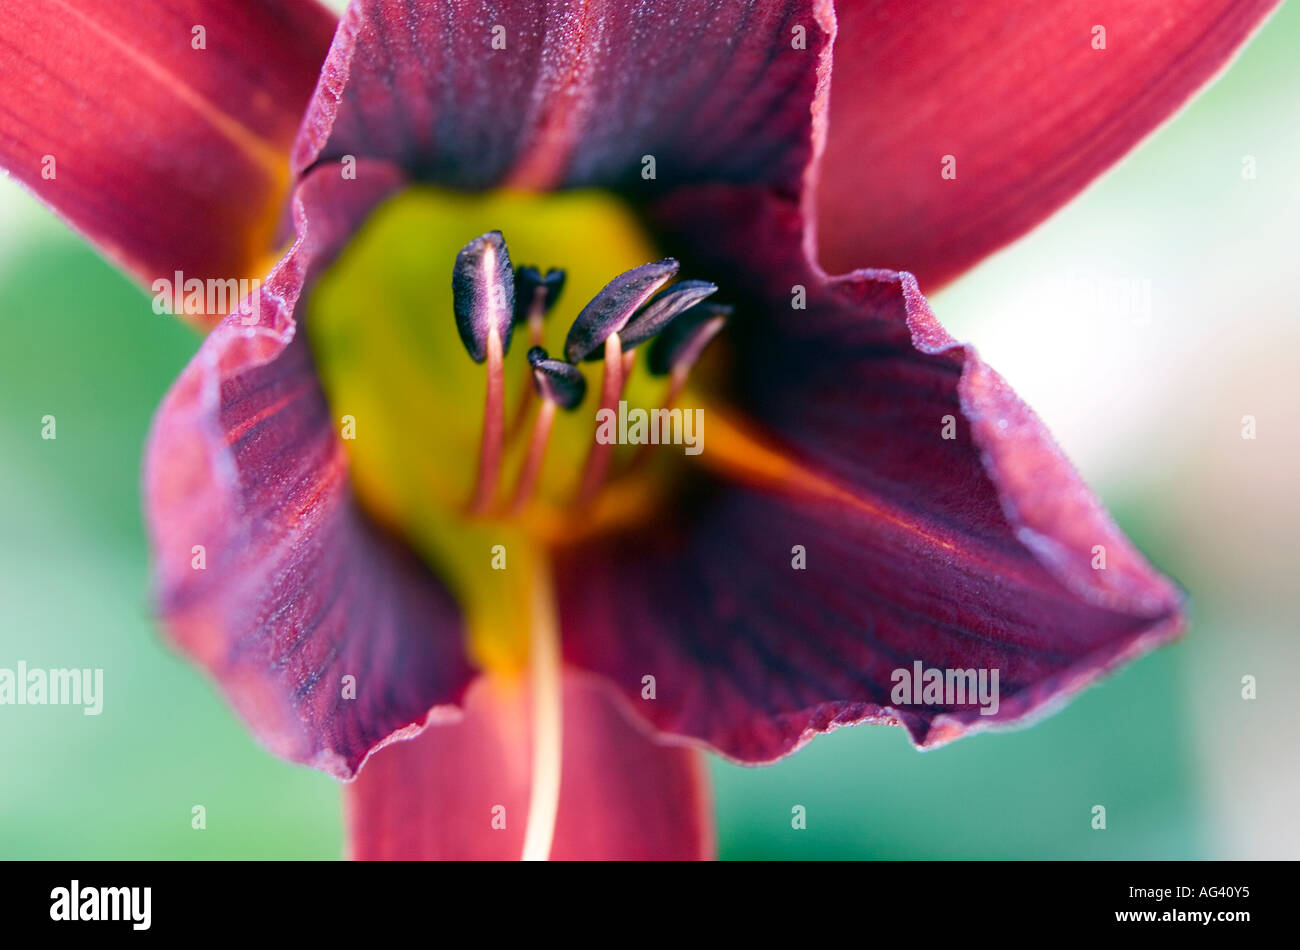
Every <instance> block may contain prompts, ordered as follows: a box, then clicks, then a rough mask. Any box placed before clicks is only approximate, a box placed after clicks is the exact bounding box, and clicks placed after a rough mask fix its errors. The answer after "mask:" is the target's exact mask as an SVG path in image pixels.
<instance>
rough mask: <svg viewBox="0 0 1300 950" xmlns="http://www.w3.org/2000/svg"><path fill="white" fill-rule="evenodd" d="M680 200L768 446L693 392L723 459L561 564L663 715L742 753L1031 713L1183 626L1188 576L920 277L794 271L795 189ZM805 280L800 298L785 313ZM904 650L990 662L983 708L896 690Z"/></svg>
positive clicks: (605, 669)
mask: <svg viewBox="0 0 1300 950" xmlns="http://www.w3.org/2000/svg"><path fill="white" fill-rule="evenodd" d="M669 211H670V212H671V213H670V222H671V223H670V227H679V228H681V229H682V230H681V232H680V237H681V238H682V239H683V240H688V241H695V242H698V243H696V244H695V246H693V247H691V248H690V249H689V250H690V252H691V258H690V259H691V260H692V265H693V267H698V268H700V269H701V271H702V272H703V273H707V274H709V275H710V277H712V278H713V279H715V280H716V281H717V282H718V283H719V284H720V285H721V286H724V287H728V288H731V287H735V288H737V289H743V290H744V291H746V292H747V293H748V296H746V297H744V298H741V299H738V300H737V301H736V303H737V307H736V316H735V318H734V320H733V321H732V323H731V324H730V325H729V327H728V330H727V331H726V335H725V342H726V343H727V344H728V345H729V346H730V347H731V349H732V356H733V360H732V363H731V365H733V366H734V367H735V368H736V372H737V374H738V375H737V377H736V379H735V381H734V389H733V391H732V396H733V397H734V399H735V400H736V401H737V403H738V406H739V409H740V410H743V411H744V413H745V414H746V415H748V416H750V417H752V418H754V419H755V420H758V422H757V423H756V424H755V429H754V432H755V435H756V438H757V440H758V441H759V442H760V443H762V444H763V446H764V448H763V449H762V450H760V449H757V448H755V447H753V446H750V447H749V448H746V447H745V446H744V445H743V443H742V440H741V438H740V437H739V436H738V435H736V434H735V433H736V430H734V429H733V430H732V431H731V433H730V434H729V431H728V429H727V427H726V426H725V425H724V421H725V417H724V416H723V414H722V412H721V411H720V410H718V409H717V408H713V409H707V408H706V409H705V419H704V430H703V435H704V439H703V452H702V454H701V455H700V456H699V460H700V461H702V462H705V463H707V464H708V465H709V467H710V468H712V469H714V470H716V471H720V472H722V473H723V474H725V475H727V476H730V477H729V478H728V479H727V480H725V481H717V480H714V481H710V482H707V483H703V484H700V485H699V486H698V490H697V491H696V492H695V493H694V494H693V495H692V496H689V497H688V498H687V500H686V501H684V502H683V503H682V504H681V505H680V506H679V507H678V508H677V509H676V510H671V511H663V512H660V513H659V515H658V517H659V521H658V523H657V524H656V525H655V526H654V527H653V528H651V529H648V530H645V531H643V532H639V533H633V534H628V535H627V536H625V537H621V538H618V539H615V540H614V541H612V542H608V543H604V544H592V545H588V546H585V547H581V548H577V549H575V550H572V551H570V552H569V553H568V554H567V555H566V556H564V557H562V558H561V559H560V560H559V561H558V562H557V565H556V569H557V577H558V583H559V597H560V606H561V619H562V624H563V631H564V638H565V639H564V643H565V648H566V657H567V658H568V660H569V661H570V662H573V663H575V664H578V665H581V666H584V667H586V668H588V669H592V670H595V671H597V672H600V673H603V674H605V675H606V676H608V677H609V678H610V679H612V680H613V681H614V682H615V683H616V684H617V685H618V686H619V688H621V689H623V690H624V691H625V692H626V693H627V695H628V696H629V698H630V699H631V701H632V702H633V703H634V705H635V706H636V708H638V709H639V710H640V711H641V712H642V714H643V715H645V716H646V717H647V718H649V720H650V721H651V722H653V723H654V724H655V726H657V727H658V728H660V729H662V730H664V731H667V732H672V733H676V734H680V735H684V736H689V737H693V738H697V739H701V740H703V741H705V742H707V743H708V744H710V745H711V746H713V747H715V748H717V749H718V750H720V751H721V752H723V753H724V754H726V755H729V756H733V757H735V758H737V759H741V760H744V761H751V762H752V761H764V760H768V759H772V758H776V757H778V756H780V755H782V754H784V753H787V752H789V751H790V750H792V749H793V748H795V747H797V746H798V745H799V744H800V743H801V742H803V741H804V740H806V739H807V738H808V737H810V736H811V735H813V734H814V733H816V732H819V731H824V730H827V729H829V728H832V727H834V726H836V725H843V724H847V723H852V722H858V721H863V720H866V721H901V722H902V723H903V724H905V725H906V726H907V728H908V730H909V732H910V734H911V735H912V737H913V739H914V740H915V741H916V742H917V743H918V744H922V745H934V744H936V743H939V742H943V741H946V740H949V739H952V738H954V737H956V736H958V735H960V734H962V733H963V732H965V731H969V730H972V729H978V728H981V727H986V726H994V725H997V726H1001V725H1007V724H1009V723H1015V722H1022V721H1025V720H1026V719H1029V718H1032V717H1033V716H1035V715H1038V714H1041V713H1042V712H1044V711H1047V710H1050V709H1053V708H1055V707H1056V706H1057V705H1058V704H1059V703H1060V702H1062V701H1063V700H1064V699H1065V698H1066V697H1068V696H1070V695H1072V694H1073V693H1075V692H1077V691H1078V690H1079V689H1081V688H1082V687H1083V686H1085V685H1087V684H1088V683H1090V682H1092V681H1094V680H1095V679H1096V678H1097V677H1098V676H1100V675H1101V674H1102V673H1104V672H1105V671H1107V670H1109V669H1111V668H1112V667H1114V666H1115V665H1117V664H1119V663H1122V662H1124V661H1126V660H1128V659H1131V658H1133V657H1135V656H1137V655H1139V654H1141V653H1144V652H1146V651H1148V650H1150V649H1151V648H1153V647H1154V646H1156V645H1158V644H1160V643H1163V642H1165V641H1167V640H1169V639H1170V638H1172V637H1173V636H1175V635H1176V634H1177V633H1178V632H1179V629H1180V627H1181V623H1182V616H1181V596H1180V594H1179V592H1178V590H1177V589H1176V588H1175V587H1174V585H1172V584H1171V583H1170V582H1169V581H1168V580H1166V579H1165V578H1163V577H1161V576H1160V575H1159V574H1158V573H1156V572H1155V571H1154V570H1153V569H1152V568H1151V567H1150V566H1149V565H1148V564H1147V562H1146V561H1145V560H1144V559H1143V557H1142V555H1141V554H1140V553H1139V552H1138V551H1137V550H1136V549H1134V548H1133V546H1132V545H1131V544H1130V543H1129V542H1128V541H1127V540H1126V539H1125V538H1124V536H1123V535H1122V534H1121V533H1120V531H1119V530H1118V529H1117V528H1116V526H1115V525H1114V523H1113V522H1112V521H1111V519H1110V517H1109V516H1108V515H1107V513H1106V512H1105V510H1104V509H1103V508H1102V506H1101V505H1100V503H1099V502H1098V501H1097V499H1096V497H1095V496H1094V495H1093V494H1092V493H1091V492H1090V491H1089V490H1088V488H1087V487H1086V486H1085V485H1084V484H1083V483H1082V482H1081V481H1080V480H1079V478H1078V476H1077V474H1076V473H1075V472H1074V470H1073V469H1072V468H1071V467H1070V465H1069V463H1068V462H1067V461H1066V459H1065V458H1064V457H1063V456H1062V454H1061V452H1060V450H1059V449H1058V448H1057V447H1056V445H1055V444H1054V443H1053V442H1052V440H1051V437H1050V436H1049V435H1048V433H1047V432H1046V431H1045V430H1044V428H1043V426H1042V425H1041V423H1040V422H1039V421H1038V419H1037V418H1036V417H1035V416H1034V414H1033V412H1032V411H1031V410H1030V409H1029V408H1028V407H1027V406H1025V405H1024V404H1023V403H1021V402H1020V401H1019V400H1018V399H1017V398H1016V396H1015V394H1014V393H1012V392H1011V390H1010V389H1009V388H1008V387H1007V386H1006V384H1005V383H1004V382H1003V381H1002V380H1001V379H1000V378H999V377H998V376H997V375H996V374H995V373H994V372H993V371H992V370H990V369H989V368H988V367H987V366H986V365H985V364H984V363H983V362H981V361H980V359H979V357H978V356H977V355H976V354H975V352H974V350H972V349H971V348H970V347H968V346H963V345H960V344H957V343H955V342H953V341H952V340H951V339H950V338H949V337H948V336H947V334H946V333H945V332H944V331H943V329H942V327H940V326H939V324H938V323H937V322H936V321H935V319H934V317H933V316H932V315H931V314H930V311H929V309H928V308H927V307H926V304H925V300H924V298H923V297H922V296H921V295H920V293H919V292H918V291H917V289H916V282H915V280H914V279H913V278H912V277H911V275H908V274H898V273H894V272H889V271H864V272H860V273H858V274H855V275H852V276H851V277H847V278H842V279H837V280H834V281H827V280H826V278H825V277H824V276H823V275H820V274H818V273H815V272H813V271H812V270H811V269H810V268H808V267H806V266H805V265H804V264H803V258H802V255H801V253H800V251H799V241H800V235H801V227H800V224H801V219H800V216H799V214H798V213H797V211H796V210H795V209H794V208H793V206H791V205H788V204H785V203H783V202H779V201H775V200H772V199H764V198H763V197H761V196H759V195H757V194H754V193H752V192H748V193H747V192H743V191H741V190H739V189H736V190H732V191H723V190H722V189H717V190H714V191H705V190H703V189H702V190H700V192H699V193H697V194H693V195H682V196H680V200H679V202H678V203H677V205H676V206H674V207H672V208H670V209H669ZM696 215H698V217H696ZM710 222H726V225H725V227H726V228H729V229H730V228H734V229H735V231H734V233H735V234H742V235H745V237H746V240H747V242H748V246H749V247H750V248H751V254H750V255H749V256H748V257H747V258H746V259H745V260H744V261H743V262H734V261H728V260H726V259H725V258H724V257H723V256H722V254H723V253H724V252H722V251H721V250H712V249H714V248H717V249H722V248H725V247H727V246H729V242H728V241H727V240H726V235H725V233H720V232H718V231H716V230H712V229H713V228H715V227H716V225H712V224H710ZM728 233H731V232H728ZM797 284H799V285H803V286H805V287H806V288H807V294H808V307H807V310H792V309H791V307H790V300H791V288H792V287H793V286H794V285H797ZM945 417H949V418H950V419H951V421H952V422H953V423H954V425H955V436H956V437H955V438H954V439H951V440H949V439H944V438H943V437H942V436H943V429H944V426H945V422H946V421H948V420H947V419H945ZM1095 545H1101V546H1104V548H1105V556H1106V569H1105V570H1093V569H1092V560H1093V558H1094V556H1095V555H1094V546H1095ZM796 546H802V547H803V549H804V557H805V558H806V568H805V569H803V570H797V569H795V567H794V565H795V562H796V557H797V555H796V552H795V550H794V549H795V547H796ZM917 660H919V661H921V662H922V664H923V666H924V667H925V668H940V669H977V670H978V669H986V670H992V669H997V670H999V679H1000V683H999V688H1000V708H999V710H998V712H997V714H996V715H989V716H981V715H980V713H979V711H978V709H977V708H976V707H974V706H972V705H969V704H968V705H967V706H965V707H960V708H957V707H953V706H951V705H949V706H945V705H943V704H932V705H931V706H913V705H906V706H903V705H900V704H898V703H895V702H893V701H892V700H891V695H890V694H891V689H892V678H891V677H892V673H893V671H894V670H897V669H911V668H912V667H913V663H914V662H915V661H917ZM646 675H652V676H654V677H655V678H656V681H657V684H658V688H657V698H656V699H655V700H654V701H647V700H641V699H639V695H640V691H641V689H642V678H643V677H644V676H646Z"/></svg>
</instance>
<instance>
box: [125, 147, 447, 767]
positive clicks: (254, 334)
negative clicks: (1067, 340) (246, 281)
mask: <svg viewBox="0 0 1300 950" xmlns="http://www.w3.org/2000/svg"><path fill="white" fill-rule="evenodd" d="M361 171H362V173H361V174H359V175H358V177H357V179H356V180H344V179H343V178H342V177H341V175H340V174H339V172H338V169H337V168H322V169H320V170H319V171H317V172H315V173H313V174H312V175H311V176H310V177H309V178H308V179H307V180H306V181H305V182H304V183H303V184H302V185H301V186H300V187H299V189H298V192H297V195H296V197H295V201H294V210H295V218H296V224H297V229H298V234H299V239H298V242H297V243H296V244H295V245H294V247H293V249H292V250H291V251H290V253H289V254H288V255H287V256H286V257H285V259H284V260H283V261H281V262H280V264H278V265H277V266H276V268H275V270H274V271H272V273H271V275H270V277H269V278H268V280H267V282H266V284H265V285H264V286H263V288H262V293H261V297H260V307H261V312H260V315H259V316H260V322H258V323H257V325H255V326H243V325H242V324H241V322H240V321H241V319H243V317H242V316H241V315H240V314H238V313H235V314H232V315H231V316H229V317H227V318H226V320H225V321H224V322H222V323H221V324H220V325H219V326H218V327H217V328H216V329H215V330H213V332H212V333H211V335H209V337H208V338H207V340H206V341H204V344H203V346H202V348H201V349H200V350H199V352H198V354H197V355H196V356H195V357H194V359H193V361H192V362H191V363H190V365H189V366H187V367H186V368H185V370H184V372H183V373H182V374H181V377H180V379H179V380H177V382H176V384H175V385H174V386H173V387H172V389H171V391H170V392H169V393H168V394H167V397H166V399H165V400H164V401H163V404H162V407H161V408H160V409H159V412H158V415H157V418H156V419H155V421H154V426H153V432H152V434H151V436H150V442H149V446H148V452H147V458H146V469H145V504H146V511H147V514H148V519H149V524H150V535H151V539H152V543H153V549H154V558H155V568H154V571H155V585H156V587H157V591H158V596H159V600H160V604H161V612H162V616H163V619H164V622H165V624H166V626H167V629H168V631H169V632H170V634H171V636H172V638H173V639H174V640H175V641H176V643H177V644H178V645H179V646H180V647H181V648H182V649H183V650H184V651H185V652H186V653H188V654H189V655H190V656H191V657H193V658H194V659H195V661H196V662H198V663H199V664H200V665H202V666H203V667H204V668H205V669H206V670H207V671H208V672H209V673H210V674H212V675H213V676H214V677H215V678H216V680H217V681H218V682H219V683H220V685H221V687H222V689H223V690H224V691H225V693H226V695H227V696H228V697H229V699H230V701H231V702H232V703H233V704H234V706H235V707H236V708H237V709H238V710H239V712H240V713H241V714H242V715H243V716H244V718H245V719H246V720H247V721H248V723H249V725H250V727H251V728H252V729H253V731H254V732H255V733H256V734H257V735H258V736H259V738H261V739H262V741H263V742H265V743H266V744H267V745H268V746H269V747H270V748H271V749H272V750H273V751H274V752H276V753H277V754H279V755H282V756H285V757H287V758H290V759H294V760H295V761H299V762H306V763H309V764H311V765H314V766H317V767H319V768H322V769H324V770H326V771H328V772H330V773H331V774H333V775H336V776H338V777H340V778H350V777H351V776H352V775H353V774H355V772H356V769H357V768H358V767H359V766H360V764H361V763H362V762H363V761H364V760H365V758H366V756H367V755H368V754H369V753H370V752H371V751H373V750H374V749H375V748H377V747H378V746H380V745H382V744H383V743H384V742H385V741H387V740H389V739H390V738H392V737H393V736H394V734H398V735H405V734H410V733H412V732H414V731H418V729H419V727H420V726H421V725H422V724H423V723H424V721H425V719H426V716H427V715H428V714H429V712H430V710H431V709H433V708H434V707H436V706H440V705H445V704H452V703H456V702H457V701H458V700H459V698H460V696H461V693H462V692H463V690H464V688H465V686H466V684H467V683H468V682H469V679H470V677H471V675H472V674H471V671H470V669H469V667H468V665H467V663H466V660H465V657H464V653H463V645H462V639H461V638H462V621H461V617H460V613H459V610H458V608H457V606H456V604H455V603H454V602H453V601H452V600H451V598H450V596H449V595H448V593H447V591H446V589H445V588H444V587H443V586H442V584H441V583H440V582H439V581H438V580H437V579H436V578H435V577H433V576H432V575H431V574H430V573H429V572H428V570H427V569H426V568H425V567H424V566H423V565H422V564H421V563H420V562H419V561H417V560H416V559H415V558H414V557H413V556H412V555H411V554H410V553H409V552H408V551H406V550H405V549H404V548H403V547H401V546H400V545H398V544H396V543H394V542H393V541H391V540H389V539H388V538H386V537H383V536H381V534H380V533H379V532H378V531H377V529H376V528H375V527H374V526H372V525H371V524H370V523H369V522H368V521H367V520H366V518H365V517H364V516H363V515H362V513H361V512H360V511H359V509H358V507H357V504H356V502H355V501H354V499H353V496H352V493H351V488H350V485H349V481H348V472H347V458H346V455H345V454H344V451H343V447H342V443H341V442H340V440H339V437H338V429H337V428H336V425H337V424H338V422H339V420H334V419H331V417H330V410H329V407H328V406H327V404H326V401H325V397H324V394H323V393H322V391H321V388H320V384H319V382H318V381H317V378H316V374H315V369H314V366H313V364H312V360H311V354H310V351H309V349H308V347H307V343H306V337H305V336H303V335H301V334H298V333H297V332H296V329H297V327H296V323H295V318H294V310H295V307H296V306H297V303H298V298H299V295H300V293H301V291H302V288H303V286H304V285H305V283H307V282H308V281H310V280H311V279H312V277H313V276H314V275H315V273H316V272H317V271H318V270H319V268H320V267H321V266H322V265H323V264H324V263H326V262H328V261H329V260H330V259H332V258H333V257H334V256H335V255H336V254H337V252H338V251H339V249H340V248H341V246H342V244H343V242H344V241H345V240H346V238H347V237H348V236H349V235H350V234H351V233H352V231H353V230H354V229H355V228H356V226H357V225H358V224H359V223H360V221H361V219H362V218H363V217H364V215H365V214H366V212H367V211H368V210H369V209H370V208H371V207H372V206H373V205H374V204H375V203H376V202H377V201H378V200H380V199H381V198H383V197H384V196H385V195H386V194H387V193H389V192H391V191H392V190H393V189H395V188H397V187H398V186H399V185H400V184H401V181H402V179H401V176H400V175H398V174H397V173H396V172H395V171H394V170H392V169H389V168H385V167H382V166H371V165H363V166H362V168H361ZM196 546H202V556H203V559H204V562H205V563H203V565H202V567H201V569H196V568H197V566H198V564H199V562H198V561H197V560H196V558H197V555H198V551H197V550H196ZM348 676H351V677H355V682H354V685H355V698H348V697H347V696H346V694H345V690H346V688H347V686H348V682H347V681H345V679H344V678H345V677H348Z"/></svg>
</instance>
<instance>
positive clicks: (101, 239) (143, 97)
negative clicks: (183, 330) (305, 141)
mask: <svg viewBox="0 0 1300 950" xmlns="http://www.w3.org/2000/svg"><path fill="white" fill-rule="evenodd" d="M200 29H201V30H202V34H201V35H200V34H199V33H198V31H199V30H200ZM333 29H334V18H333V16H332V15H331V14H330V13H329V11H327V10H326V9H325V8H324V7H322V6H320V5H319V4H318V3H316V2H315V0H168V2H160V0H21V2H18V0H16V2H13V3H8V2H7V3H5V4H4V5H3V6H0V75H3V77H4V78H3V81H0V165H3V166H4V167H5V168H7V169H8V170H9V172H10V174H12V175H13V176H14V177H15V178H16V179H18V180H19V181H20V182H22V183H23V184H24V185H25V186H26V187H27V188H29V189H30V190H31V191H32V192H33V193H34V194H35V195H36V196H37V197H38V198H40V199H41V200H42V201H44V202H45V203H46V204H48V205H49V206H50V207H52V208H53V209H54V210H55V211H57V212H59V213H60V214H61V215H62V216H63V217H64V218H66V219H67V220H68V221H69V222H70V223H71V224H72V225H73V226H74V227H76V228H77V229H78V230H79V231H81V232H83V233H84V234H85V235H86V236H87V237H88V238H89V239H90V240H91V241H92V242H93V243H94V244H95V245H96V246H97V247H99V249H100V250H101V251H103V252H104V253H105V254H106V255H107V256H108V257H109V258H110V259H112V260H113V261H114V262H115V263H117V264H119V265H120V266H122V267H123V268H125V269H126V270H127V271H129V272H130V273H132V274H133V275H134V276H136V277H137V278H139V279H141V280H144V281H146V282H148V281H152V280H153V279H154V278H156V277H166V278H168V279H171V278H172V275H173V272H174V271H176V270H180V271H183V272H184V274H185V276H186V278H190V277H196V278H199V279H207V278H209V277H215V278H223V279H238V278H243V277H259V276H261V274H260V273H259V272H258V270H257V265H258V264H259V263H260V262H262V260H263V259H264V258H265V257H266V255H268V254H269V253H270V252H271V250H272V247H273V243H274V240H273V239H274V237H275V230H276V226H277V224H278V222H279V219H280V215H281V214H282V212H283V207H284V204H285V199H286V197H287V192H288V183H289V163H288V150H289V146H290V144H291V143H292V141H293V137H294V134H295V133H296V131H297V129H298V125H299V122H300V120H301V118H302V113H303V109H304V107H305V106H306V104H307V101H308V98H309V97H310V95H311V92H312V89H313V87H314V85H315V82H316V80H317V77H318V76H319V72H320V66H321V63H322V62H323V60H324V58H325V54H326V51H327V50H328V48H329V42H330V37H331V36H332V35H333ZM200 42H201V43H202V48H197V49H196V48H195V46H196V45H198V44H199V43H200Z"/></svg>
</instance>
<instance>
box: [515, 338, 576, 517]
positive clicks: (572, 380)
mask: <svg viewBox="0 0 1300 950" xmlns="http://www.w3.org/2000/svg"><path fill="white" fill-rule="evenodd" d="M528 365H529V368H530V370H531V372H532V376H533V380H532V382H533V387H530V388H536V390H537V394H538V395H539V396H540V397H541V399H542V405H541V407H540V408H539V409H538V410H537V417H536V419H534V420H533V434H532V436H531V437H530V438H529V440H528V453H527V455H525V457H524V462H523V465H522V466H521V467H520V469H519V479H518V481H517V482H516V484H515V491H514V496H513V499H514V500H513V501H512V502H511V503H510V513H511V514H519V513H520V512H522V511H523V510H524V508H526V507H527V505H528V502H529V501H530V500H531V499H532V496H533V492H534V490H535V489H536V487H537V477H538V475H539V474H540V473H541V470H542V462H543V460H544V459H545V458H546V445H547V442H549V441H550V438H551V426H552V424H553V423H554V422H555V410H556V408H557V407H559V408H563V409H573V408H575V407H576V406H577V405H578V404H579V403H581V402H582V398H583V396H585V395H586V393H587V381H586V379H584V378H583V376H582V373H580V372H579V371H578V368H577V367H576V366H571V365H570V364H568V363H565V362H563V361H561V360H553V359H550V358H549V357H548V356H547V355H546V351H545V350H544V349H542V348H541V347H540V346H535V347H533V348H532V349H531V350H529V351H528Z"/></svg>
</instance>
